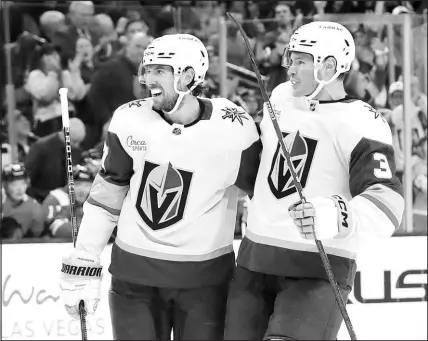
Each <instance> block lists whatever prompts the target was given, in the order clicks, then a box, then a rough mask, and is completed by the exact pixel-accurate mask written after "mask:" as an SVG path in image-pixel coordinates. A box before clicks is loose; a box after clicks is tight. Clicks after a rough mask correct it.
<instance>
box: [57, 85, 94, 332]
mask: <svg viewBox="0 0 428 341" xmlns="http://www.w3.org/2000/svg"><path fill="white" fill-rule="evenodd" d="M67 92H68V89H67V88H61V89H59V95H60V100H61V113H62V126H63V128H62V129H63V133H64V142H65V159H66V162H67V164H66V168H67V180H68V198H69V200H70V218H71V236H72V238H73V246H74V247H76V239H77V233H78V232H79V230H78V227H77V219H76V210H75V205H76V196H75V191H74V179H73V160H72V158H71V143H70V119H69V113H68V98H67ZM79 314H80V327H81V329H82V340H87V339H88V332H87V329H86V311H85V303H84V302H83V301H80V303H79Z"/></svg>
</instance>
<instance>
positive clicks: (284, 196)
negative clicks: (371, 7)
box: [225, 22, 404, 340]
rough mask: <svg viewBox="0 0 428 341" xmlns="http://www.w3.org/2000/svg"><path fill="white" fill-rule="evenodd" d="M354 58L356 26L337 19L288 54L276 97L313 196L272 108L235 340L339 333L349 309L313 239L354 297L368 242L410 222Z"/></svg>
mask: <svg viewBox="0 0 428 341" xmlns="http://www.w3.org/2000/svg"><path fill="white" fill-rule="evenodd" d="M354 56H355V45H354V41H353V38H352V36H351V34H350V33H349V31H348V30H347V29H346V28H345V27H343V26H342V25H340V24H337V23H333V22H313V23H310V24H306V25H303V26H301V27H300V28H299V29H297V30H296V31H295V33H294V34H293V35H292V37H291V39H290V43H289V47H288V49H287V50H286V51H285V53H284V64H285V66H286V67H287V68H288V74H289V76H290V81H289V82H286V83H282V84H280V85H278V86H277V87H276V88H275V89H274V90H273V92H272V95H271V103H272V106H273V108H274V111H275V114H276V116H277V119H278V123H279V126H280V129H281V131H282V135H283V137H284V142H285V144H286V145H287V146H288V150H289V151H290V153H291V159H292V163H293V164H294V167H295V170H296V173H297V176H298V178H299V179H300V182H301V184H302V186H303V188H304V194H305V195H306V199H307V202H306V203H301V202H300V201H299V199H300V198H299V195H298V193H297V192H296V187H295V186H294V183H293V179H292V177H291V174H290V170H289V168H288V166H287V163H286V160H285V157H284V155H283V153H282V151H281V148H280V146H279V143H278V140H277V136H276V134H275V131H274V127H273V124H272V122H271V120H270V118H269V116H268V113H267V112H265V113H264V118H263V120H262V122H261V125H260V129H261V142H262V144H263V151H262V155H261V163H260V167H259V172H258V175H257V179H256V184H255V190H254V197H253V198H252V200H251V203H250V205H249V209H248V210H249V212H248V225H247V230H246V234H245V237H244V238H243V240H242V243H241V245H240V249H239V254H238V258H237V268H236V269H235V274H234V279H233V281H232V284H231V291H230V294H229V298H228V306H227V314H226V326H225V339H229V340H230V339H239V340H261V339H263V338H264V339H268V340H269V339H275V340H280V339H281V340H286V339H288V340H290V339H295V340H322V339H328V340H335V339H336V337H337V333H338V330H339V327H340V325H341V323H342V317H341V314H340V311H339V309H338V305H337V304H336V302H335V297H334V295H333V289H332V287H331V286H330V284H329V282H328V277H327V275H326V273H325V270H324V268H323V265H322V262H321V258H320V255H319V253H318V249H317V247H316V245H315V242H314V239H315V237H317V238H318V239H320V240H321V241H322V242H323V244H324V247H325V250H326V252H327V254H328V258H329V260H330V263H331V265H332V267H333V272H334V275H335V278H336V280H337V282H338V284H339V286H340V288H341V291H342V296H343V298H344V300H345V301H346V299H347V296H348V294H349V292H350V291H351V288H352V285H353V280H354V276H355V271H356V259H357V254H358V249H359V247H360V246H361V245H364V240H365V239H366V238H371V237H373V236H375V235H376V236H382V237H389V236H391V235H392V233H393V232H394V230H395V229H397V228H398V227H399V225H400V222H401V219H402V214H403V210H404V201H403V197H402V188H401V185H400V183H399V181H398V179H397V177H396V176H395V163H394V152H393V148H392V145H391V144H392V138H391V131H390V128H389V126H388V124H387V123H386V121H385V120H384V119H383V117H382V115H380V114H379V113H378V112H377V111H376V110H374V109H373V108H372V107H370V106H369V105H367V104H366V103H364V102H362V101H360V100H354V99H351V98H349V97H348V96H347V95H346V93H345V91H344V87H343V78H344V75H345V73H346V72H347V71H349V69H350V67H351V63H352V61H353V59H354ZM313 229H314V230H315V234H314V233H313V232H312V231H313Z"/></svg>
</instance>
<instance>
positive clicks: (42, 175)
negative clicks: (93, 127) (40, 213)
mask: <svg viewBox="0 0 428 341" xmlns="http://www.w3.org/2000/svg"><path fill="white" fill-rule="evenodd" d="M84 138H85V126H84V124H83V122H82V121H81V120H79V119H78V118H71V119H70V139H71V153H72V158H73V162H74V164H79V163H80V162H81V161H82V152H83V150H82V149H81V147H80V144H81V142H82V141H83V139H84ZM26 167H27V170H28V175H29V176H30V180H31V186H30V188H29V189H28V194H29V195H31V196H33V197H34V198H35V199H36V200H37V201H39V202H42V201H43V200H44V199H45V198H46V196H47V195H48V194H49V192H50V191H51V190H53V189H55V188H59V187H63V186H65V185H66V183H67V173H66V168H65V167H66V163H65V143H64V136H63V132H62V130H59V131H57V132H55V133H53V134H50V135H48V136H45V137H43V138H40V139H39V140H38V141H36V142H34V144H33V145H32V146H31V148H30V151H29V153H28V156H27V162H26Z"/></svg>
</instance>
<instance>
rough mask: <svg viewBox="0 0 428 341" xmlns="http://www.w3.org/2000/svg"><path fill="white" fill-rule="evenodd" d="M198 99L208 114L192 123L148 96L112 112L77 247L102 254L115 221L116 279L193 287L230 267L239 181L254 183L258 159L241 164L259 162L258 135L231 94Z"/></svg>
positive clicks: (224, 276)
mask: <svg viewBox="0 0 428 341" xmlns="http://www.w3.org/2000/svg"><path fill="white" fill-rule="evenodd" d="M198 101H199V104H200V107H201V114H200V116H199V118H198V120H196V121H195V122H193V123H192V124H189V125H186V126H182V125H178V124H171V123H169V122H167V121H166V120H165V119H164V117H163V115H162V113H159V112H156V111H154V110H153V108H152V103H153V102H152V99H151V98H148V99H145V100H136V101H133V102H130V103H127V104H124V105H123V106H121V107H120V108H119V109H117V110H116V112H115V113H114V116H113V118H112V120H111V123H110V127H109V130H108V134H107V138H106V144H105V147H104V153H103V159H102V164H103V167H102V170H101V171H100V173H99V174H98V175H97V177H96V179H95V181H94V184H93V186H92V189H91V193H90V196H89V198H88V200H87V202H86V203H85V204H84V216H83V219H82V223H81V226H80V231H79V235H78V239H77V248H78V249H83V250H86V251H89V252H92V253H93V254H97V255H99V254H100V253H101V251H102V249H103V247H104V246H105V245H106V243H107V241H108V239H109V237H110V235H111V232H112V230H113V229H114V227H115V226H116V225H117V228H118V229H117V237H116V240H115V244H114V245H113V250H112V259H111V265H110V269H109V270H110V272H111V273H112V274H113V275H114V276H116V277H118V278H121V279H124V280H128V281H131V282H135V283H140V284H144V285H149V286H156V287H174V288H189V287H199V286H204V285H214V284H218V283H222V282H224V281H226V280H228V279H229V278H230V276H231V273H232V270H233V266H234V262H235V256H234V253H233V247H232V243H233V237H234V226H235V218H236V205H237V188H236V187H235V186H233V185H234V184H236V185H237V186H239V187H242V188H243V189H248V188H250V187H251V182H253V185H254V181H255V177H256V171H257V167H256V166H255V167H246V168H245V169H244V168H243V167H240V165H241V162H242V163H246V164H247V163H248V161H249V160H251V159H254V160H255V161H254V163H255V164H257V161H256V160H257V157H258V152H259V151H260V150H258V151H257V150H256V149H255V148H257V143H255V142H256V141H258V140H259V134H258V132H257V128H256V125H255V123H254V121H253V120H252V118H251V117H250V116H249V115H248V114H247V113H245V112H244V111H243V110H242V109H241V108H240V107H237V106H236V105H235V104H233V103H232V102H230V101H229V100H227V99H222V98H218V99H213V100H208V99H201V98H198ZM244 161H245V162H244ZM250 162H251V161H250Z"/></svg>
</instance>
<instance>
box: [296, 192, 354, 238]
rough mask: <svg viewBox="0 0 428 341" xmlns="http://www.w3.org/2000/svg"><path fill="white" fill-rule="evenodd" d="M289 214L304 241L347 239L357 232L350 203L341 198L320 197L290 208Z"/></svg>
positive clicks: (335, 196) (298, 203) (336, 196)
mask: <svg viewBox="0 0 428 341" xmlns="http://www.w3.org/2000/svg"><path fill="white" fill-rule="evenodd" d="M288 213H289V214H290V216H291V218H292V219H293V221H294V224H295V225H296V226H297V228H298V230H299V233H300V236H301V237H302V238H303V239H319V240H324V239H331V238H335V239H339V238H347V237H348V236H349V235H350V234H352V232H353V231H354V230H355V221H354V219H353V218H354V217H353V214H352V209H351V207H350V206H349V203H348V201H347V200H346V199H345V198H343V197H341V196H339V195H334V196H332V197H318V198H314V199H312V200H311V201H310V202H309V201H308V202H306V203H304V204H302V203H301V202H300V201H299V202H297V203H295V204H293V205H291V206H290V207H289V208H288Z"/></svg>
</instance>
